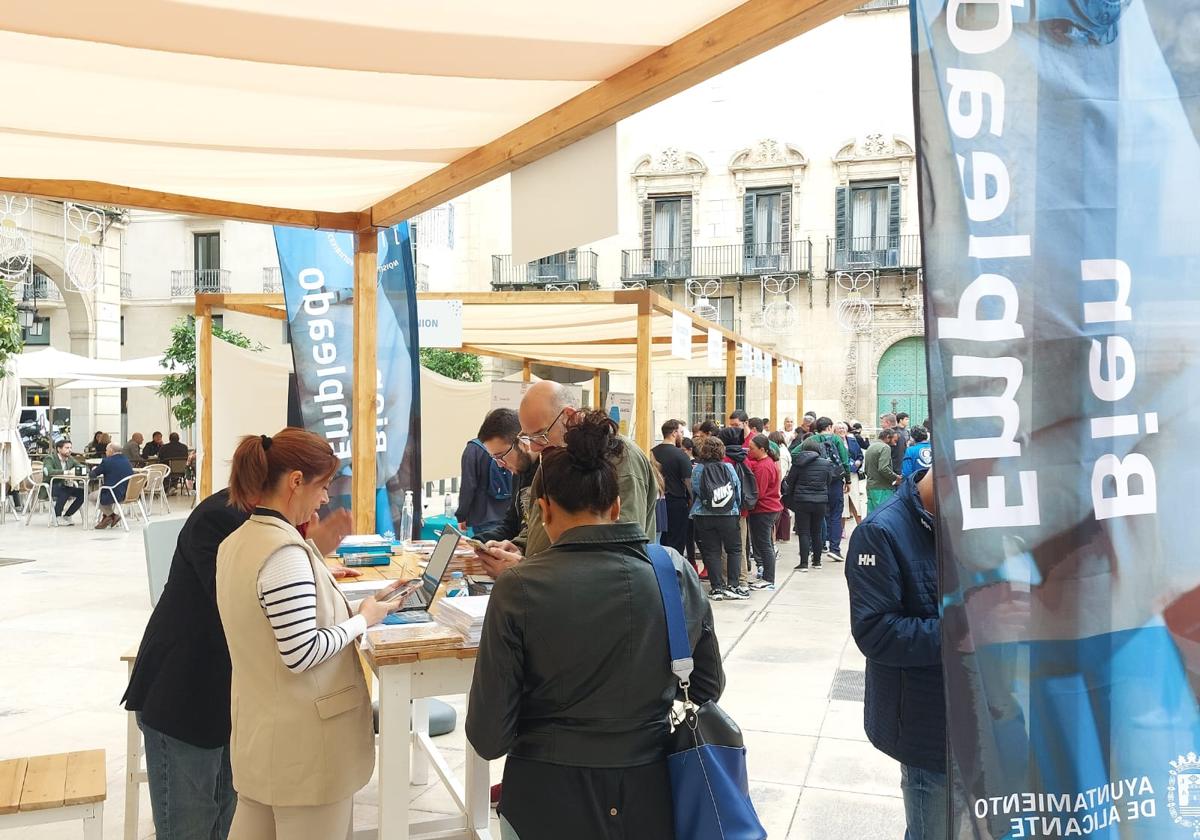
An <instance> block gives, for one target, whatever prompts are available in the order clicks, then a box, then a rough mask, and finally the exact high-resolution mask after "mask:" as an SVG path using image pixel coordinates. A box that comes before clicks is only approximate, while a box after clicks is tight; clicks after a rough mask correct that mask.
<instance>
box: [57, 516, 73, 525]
mask: <svg viewBox="0 0 1200 840" xmlns="http://www.w3.org/2000/svg"><path fill="white" fill-rule="evenodd" d="M58 524H59V525H66V526H71V525H74V524H75V520H74V519H72V518H71V517H69V516H60V517H58Z"/></svg>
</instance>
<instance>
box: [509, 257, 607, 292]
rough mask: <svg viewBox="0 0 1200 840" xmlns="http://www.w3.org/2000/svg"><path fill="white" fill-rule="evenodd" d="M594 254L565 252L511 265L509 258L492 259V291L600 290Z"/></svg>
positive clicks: (510, 258)
mask: <svg viewBox="0 0 1200 840" xmlns="http://www.w3.org/2000/svg"><path fill="white" fill-rule="evenodd" d="M598 262H599V260H598V258H597V256H596V252H595V251H588V250H577V251H565V252H563V253H561V254H555V255H553V256H550V257H545V258H543V259H540V260H536V261H534V262H529V263H516V264H514V263H513V261H512V254H493V255H492V289H493V290H494V291H514V290H521V289H550V290H554V289H557V290H560V291H565V290H575V291H583V290H586V289H596V288H598V287H599V282H598V280H599V275H598V273H597V264H598Z"/></svg>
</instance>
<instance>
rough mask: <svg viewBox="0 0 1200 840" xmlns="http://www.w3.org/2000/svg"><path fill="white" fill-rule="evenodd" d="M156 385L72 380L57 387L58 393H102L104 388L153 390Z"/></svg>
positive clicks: (143, 381)
mask: <svg viewBox="0 0 1200 840" xmlns="http://www.w3.org/2000/svg"><path fill="white" fill-rule="evenodd" d="M157 386H158V383H156V382H154V381H153V380H150V379H105V378H102V377H93V378H91V379H72V380H71V381H70V382H66V383H64V384H62V385H59V386H58V390H60V391H103V390H104V389H106V388H155V387H157Z"/></svg>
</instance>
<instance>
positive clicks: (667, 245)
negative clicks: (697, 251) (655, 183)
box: [641, 195, 692, 279]
mask: <svg viewBox="0 0 1200 840" xmlns="http://www.w3.org/2000/svg"><path fill="white" fill-rule="evenodd" d="M691 262H692V197H691V196H690V195H655V196H650V197H649V198H648V199H647V200H646V201H644V202H643V203H642V259H641V264H642V269H643V273H644V274H646V275H648V276H650V277H653V278H663V279H673V278H684V277H687V276H689V275H690V273H691Z"/></svg>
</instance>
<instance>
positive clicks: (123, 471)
mask: <svg viewBox="0 0 1200 840" xmlns="http://www.w3.org/2000/svg"><path fill="white" fill-rule="evenodd" d="M131 475H133V464H131V463H129V459H128V458H126V457H125V454H124V453H123V452H121V447H119V446H117V445H116V444H115V443H110V444H109V445H108V454H107V455H105V456H104V460H103V461H101V462H100V465H99V466H98V467H94V468H93V469H92V478H103V479H104V482H103V483H102V484H101V485H100V519H99V520H97V521H96V529H97V530H100V529H103V528H111V527H112V526H113V525H116V524H117V523H118V522H120V521H121V518H120V517H119V516H117V514H116V513H114V511H115V510H116V508H115V507H114V505H113V503H114V502H123V501H125V487H126V486H127V484H128V483H126V484H121V486H120V487H118V486H117V485H118V484H120V482H122V481H124V480H125V479H127V478H129V476H131Z"/></svg>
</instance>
